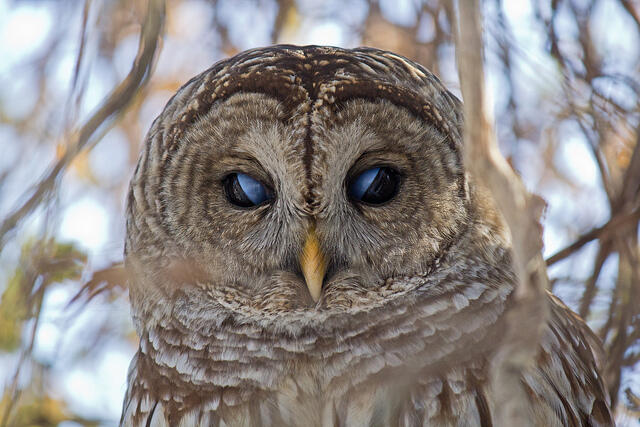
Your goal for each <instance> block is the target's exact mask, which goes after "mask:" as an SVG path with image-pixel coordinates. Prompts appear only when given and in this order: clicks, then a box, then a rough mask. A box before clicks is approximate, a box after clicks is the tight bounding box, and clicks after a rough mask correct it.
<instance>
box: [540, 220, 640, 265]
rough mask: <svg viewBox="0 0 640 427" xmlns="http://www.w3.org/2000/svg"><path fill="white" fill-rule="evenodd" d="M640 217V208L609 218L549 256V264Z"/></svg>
mask: <svg viewBox="0 0 640 427" xmlns="http://www.w3.org/2000/svg"><path fill="white" fill-rule="evenodd" d="M639 219H640V209H635V210H634V211H632V212H627V213H624V214H620V215H616V216H614V217H613V218H611V219H610V220H609V222H607V223H606V224H605V225H603V226H601V227H597V228H594V229H592V230H590V231H588V232H586V233H584V234H583V235H582V236H580V237H578V239H576V241H575V242H573V243H572V244H570V245H569V246H567V247H566V248H564V249H561V250H559V251H558V252H556V253H555V254H553V255H551V256H550V257H549V258H547V261H546V262H547V266H550V265H553V264H555V263H556V262H558V261H561V260H563V259H565V258H567V257H569V256H571V255H573V254H574V253H575V252H576V251H578V250H580V248H582V247H583V246H584V245H586V244H587V243H589V242H591V241H593V240H596V239H600V238H602V237H603V236H604V235H606V234H610V233H613V232H614V231H615V230H617V229H619V228H623V227H625V226H627V225H629V224H633V223H634V222H637V221H638V220H639Z"/></svg>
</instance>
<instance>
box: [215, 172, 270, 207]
mask: <svg viewBox="0 0 640 427" xmlns="http://www.w3.org/2000/svg"><path fill="white" fill-rule="evenodd" d="M223 185H224V190H225V192H226V193H227V198H228V199H229V201H230V202H231V203H233V204H234V205H236V206H240V207H243V208H249V207H251V206H257V205H259V204H260V203H262V202H264V201H266V200H270V199H273V191H271V189H269V188H268V187H267V186H265V185H264V184H262V183H261V182H260V181H258V180H256V179H254V178H252V177H250V176H249V175H247V174H244V173H232V174H230V175H227V176H226V177H225V179H224V181H223Z"/></svg>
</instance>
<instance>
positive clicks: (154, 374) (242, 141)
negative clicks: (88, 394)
mask: <svg viewBox="0 0 640 427" xmlns="http://www.w3.org/2000/svg"><path fill="white" fill-rule="evenodd" d="M461 126H462V116H461V104H460V102H459V101H458V99H456V97H455V96H453V95H452V94H451V93H449V92H448V91H447V90H446V89H445V88H444V87H443V85H442V84H441V83H440V82H439V80H438V79H437V78H436V77H435V76H434V75H433V74H431V73H430V72H428V71H427V70H425V69H424V68H422V67H421V66H419V65H417V64H415V63H413V62H411V61H409V60H407V59H405V58H403V57H401V56H399V55H395V54H393V53H390V52H385V51H381V50H377V49H371V48H359V49H351V50H349V49H339V48H333V47H318V46H306V47H297V46H285V45H281V46H273V47H268V48H261V49H254V50H250V51H246V52H243V53H240V54H238V55H236V56H234V57H233V58H230V59H227V60H224V61H221V62H218V63H217V64H215V65H214V66H213V67H212V68H210V69H208V70H207V71H205V72H203V73H202V74H200V75H198V76H196V77H194V78H193V79H191V80H190V81H189V82H188V83H186V84H185V85H184V86H183V87H182V88H181V89H180V90H179V91H178V92H177V93H176V94H175V96H174V97H173V98H172V99H171V100H170V101H169V102H168V104H167V106H166V107H165V109H164V111H163V112H162V114H160V116H159V117H158V118H157V119H156V120H155V121H154V123H153V125H152V127H151V129H150V131H149V133H148V135H147V138H146V143H145V145H144V149H143V151H142V154H141V156H140V159H139V162H138V166H137V168H136V171H135V174H134V176H133V178H132V181H131V187H130V193H129V197H128V208H127V236H126V245H125V258H126V264H127V268H128V269H129V270H130V272H131V276H132V278H131V283H130V297H131V303H132V312H133V318H134V323H135V326H136V329H137V332H138V334H139V336H140V346H139V349H138V352H137V354H136V355H135V357H134V360H133V361H132V363H131V367H130V371H129V379H128V390H127V394H126V397H125V402H124V408H123V413H122V419H121V424H123V425H127V426H141V425H142V426H144V425H146V426H150V425H152V426H154V425H158V426H165V425H170V426H176V425H183V426H191V425H206V426H210V425H212V426H223V425H224V426H259V425H265V426H266V425H269V426H337V425H341V426H395V425H398V426H414V425H482V426H488V425H492V422H493V421H492V414H495V407H496V406H495V405H496V402H495V400H494V397H493V396H494V393H493V392H492V390H491V387H490V385H489V373H488V368H489V363H490V361H491V357H492V354H493V353H494V350H495V348H496V346H497V345H498V344H499V342H500V339H501V337H502V335H503V332H504V329H505V323H504V322H505V320H504V318H505V316H504V315H503V314H504V312H505V310H506V308H507V307H508V305H509V302H510V295H511V292H512V290H513V288H514V280H515V279H514V273H513V271H512V268H511V262H510V246H509V238H508V237H507V232H506V231H505V226H504V224H503V222H502V220H501V217H500V216H499V215H498V214H497V212H496V210H495V208H494V206H493V204H492V202H491V198H490V197H489V196H487V195H486V194H484V193H482V191H480V190H479V189H478V187H477V186H475V185H474V183H473V180H472V178H470V177H469V176H468V174H467V173H466V171H465V168H464V165H463V162H462V152H461V150H462V140H461V138H462V137H461ZM549 305H550V316H549V319H548V324H547V325H546V327H545V331H544V336H543V339H542V342H541V344H540V347H539V352H538V355H537V357H536V359H535V366H532V367H531V368H530V369H529V370H528V371H526V374H525V375H523V377H522V380H521V386H522V387H523V389H524V391H525V392H526V396H527V397H528V402H527V405H528V408H529V412H530V413H529V414H528V416H529V417H530V418H531V419H532V420H533V422H534V423H535V424H536V425H544V426H559V425H610V424H612V418H611V414H610V410H609V408H608V404H607V402H608V399H607V396H606V391H605V388H604V385H603V381H602V379H601V377H600V375H599V373H598V366H597V357H596V356H597V351H598V345H599V344H598V343H597V339H596V338H595V337H594V336H593V334H592V333H591V331H590V330H589V329H588V328H587V326H586V325H585V324H584V323H583V322H582V321H581V320H580V319H579V318H578V317H577V316H576V315H574V314H573V313H572V312H571V311H570V310H569V309H568V308H566V307H565V306H564V305H562V303H560V302H559V301H558V300H557V299H555V298H554V297H552V296H551V295H549Z"/></svg>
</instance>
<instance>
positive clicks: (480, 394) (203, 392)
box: [121, 290, 613, 426]
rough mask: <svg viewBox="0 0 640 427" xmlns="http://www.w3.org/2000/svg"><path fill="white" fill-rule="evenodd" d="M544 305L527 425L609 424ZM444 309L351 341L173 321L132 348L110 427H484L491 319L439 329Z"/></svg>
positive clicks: (572, 323) (575, 343)
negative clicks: (464, 344) (121, 401)
mask: <svg viewBox="0 0 640 427" xmlns="http://www.w3.org/2000/svg"><path fill="white" fill-rule="evenodd" d="M476 294H477V295H476ZM474 296H475V297H476V298H478V299H480V300H488V299H489V298H491V297H492V295H490V292H486V291H485V292H481V293H480V294H478V292H477V291H476V290H470V291H469V292H468V293H467V299H468V301H467V302H473V299H474V298H473V297H474ZM493 297H494V298H496V299H500V298H501V297H500V296H499V295H498V293H496V294H494V295H493ZM549 300H550V306H551V315H550V319H549V323H548V325H547V327H546V330H545V333H544V338H543V341H542V343H541V346H540V350H539V353H538V356H537V358H536V366H535V367H532V368H531V369H530V370H529V371H528V372H527V374H526V375H525V376H524V377H523V379H522V386H523V387H524V388H525V391H526V392H527V395H528V396H529V399H530V405H531V406H530V407H531V418H532V419H533V420H534V421H535V422H534V423H535V425H541V426H542V425H544V426H567V425H574V426H582V425H584V426H586V425H594V426H595V425H613V421H612V417H611V414H610V412H609V409H608V403H607V401H608V399H607V397H606V396H607V394H606V390H605V387H604V384H603V381H602V379H601V378H600V376H599V374H598V370H597V362H596V358H595V357H594V352H595V351H597V350H596V349H595V348H594V347H592V343H593V344H594V345H597V344H595V337H593V335H592V333H591V331H590V330H588V328H586V326H585V325H584V324H583V323H582V321H581V320H580V319H578V318H577V317H576V316H575V315H574V314H573V313H571V312H570V311H569V309H567V308H566V307H565V306H563V305H562V304H561V303H560V302H559V301H557V300H556V299H555V298H554V297H551V296H550V299H549ZM450 304H451V305H455V304H458V305H460V304H462V305H464V304H465V303H464V302H463V301H462V300H461V299H459V300H458V301H457V302H455V303H454V302H453V301H450V302H449V303H445V302H443V301H431V303H430V304H428V305H425V306H418V305H416V306H414V307H412V308H413V310H415V311H414V314H413V315H412V314H411V312H410V310H411V308H410V309H408V310H402V309H400V308H399V307H396V308H395V309H394V310H391V313H387V314H386V316H385V315H381V316H379V315H376V316H377V317H378V319H377V320H378V322H379V323H378V324H377V327H376V328H375V329H374V330H375V332H373V331H372V330H371V329H373V328H365V327H364V326H363V325H362V324H359V323H358V319H355V320H354V323H355V327H354V329H353V331H351V335H352V336H351V337H348V336H344V337H340V338H337V337H336V339H334V340H333V343H332V339H331V338H330V337H321V336H318V337H311V336H306V337H305V336H302V337H298V338H296V339H286V338H283V337H280V338H279V339H274V338H273V337H268V335H265V333H264V331H260V330H259V329H256V328H254V327H252V326H250V325H235V326H236V327H233V328H229V330H227V331H224V330H217V331H211V333H210V336H209V337H204V336H201V335H199V333H192V334H191V335H183V331H181V330H180V329H181V325H180V324H179V322H174V323H172V324H169V323H167V324H165V325H164V326H161V325H158V327H157V328H156V329H153V330H150V331H149V334H148V335H147V336H144V337H142V342H141V347H140V350H139V352H138V354H137V355H136V357H135V359H134V360H133V362H132V364H131V368H130V372H129V387H128V392H127V397H126V399H125V402H126V403H125V408H124V412H123V418H122V420H121V424H122V425H126V426H144V425H151V426H153V425H158V426H160V425H170V426H173V425H184V426H189V425H207V426H208V425H229V426H235V425H238V426H254V425H273V426H286V425H289V426H315V425H317V426H321V425H323V426H331V425H336V426H337V425H348V426H352V425H363V426H365V425H366V426H369V425H385V426H386V425H403V426H412V425H461V424H462V425H479V426H480V425H491V414H492V412H493V401H492V393H491V390H490V389H489V387H488V385H487V380H488V373H487V366H488V361H487V360H486V359H485V358H483V357H482V356H478V355H479V354H480V355H481V354H483V353H484V354H490V349H486V348H483V344H482V341H486V340H489V341H491V342H497V340H499V336H497V334H498V333H499V331H494V336H491V333H490V334H488V335H487V334H484V333H483V332H482V329H483V328H484V327H486V323H488V322H489V321H494V320H495V319H491V318H490V317H491V316H492V314H491V312H490V311H488V312H486V313H482V312H481V310H480V312H478V310H477V309H474V310H473V311H475V312H476V316H477V315H479V316H478V319H477V320H476V321H474V322H473V323H468V324H466V325H457V326H458V327H457V328H456V327H451V326H450V327H448V328H446V327H445V325H444V322H443V318H445V317H447V316H446V315H443V313H444V312H446V308H447V306H449V305H450ZM470 311H471V310H470ZM415 312H420V315H415ZM487 316H488V317H487ZM367 319H368V320H371V319H369V318H367ZM483 319H484V320H483ZM361 320H365V319H361ZM425 320H426V322H427V323H425ZM469 320H470V321H471V319H469ZM232 323H233V321H232V320H230V319H228V320H227V323H226V326H232ZM430 325H431V326H430ZM359 328H360V329H359ZM438 328H441V329H440V330H438ZM201 332H203V331H201ZM372 333H375V334H376V335H378V337H377V338H376V340H374V341H371V340H370V336H371V334H372ZM465 335H468V338H469V340H471V339H477V340H478V341H479V342H478V343H477V346H478V347H477V348H476V349H475V350H474V351H472V352H469V351H468V348H467V350H466V354H464V353H461V352H459V351H457V350H456V349H454V348H453V347H454V346H452V345H450V344H448V343H455V342H458V343H459V342H460V341H461V339H462V340H464V337H465ZM472 335H474V336H473V338H472Z"/></svg>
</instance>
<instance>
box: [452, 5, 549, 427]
mask: <svg viewBox="0 0 640 427" xmlns="http://www.w3.org/2000/svg"><path fill="white" fill-rule="evenodd" d="M458 10H459V14H460V16H459V20H458V25H457V37H456V55H457V58H458V67H459V75H460V83H461V89H462V95H463V98H464V113H465V158H466V159H473V161H472V162H471V161H466V166H467V167H468V168H469V170H470V172H471V174H472V175H473V177H474V178H475V180H476V181H477V183H478V184H479V185H481V186H485V187H486V188H487V189H489V191H490V192H491V194H492V195H493V197H494V199H495V202H496V205H497V207H498V209H499V210H500V212H501V213H502V215H503V217H504V218H505V220H506V223H507V225H508V227H509V229H510V231H511V237H512V243H513V248H512V249H513V267H514V270H515V272H516V276H517V279H518V282H519V283H518V284H517V286H516V289H515V290H514V294H513V296H512V305H511V307H510V309H509V310H508V311H507V313H506V314H505V316H506V324H507V331H506V335H505V337H504V340H503V341H502V344H501V346H500V348H499V349H498V350H497V353H496V356H495V358H494V360H493V375H492V382H493V385H494V386H493V387H492V388H493V390H496V396H495V397H496V405H495V408H496V425H518V426H524V425H530V424H531V420H530V419H528V417H527V415H526V414H527V408H526V405H527V396H526V394H525V391H524V389H523V388H522V387H521V384H520V382H521V375H522V372H523V370H525V369H527V368H528V367H529V366H530V365H531V363H532V360H533V357H534V356H535V354H536V353H537V351H538V343H539V341H540V336H541V334H542V328H543V326H544V323H545V319H546V298H545V295H544V290H545V289H546V287H547V284H548V279H547V273H546V269H545V264H544V260H543V258H542V254H541V249H542V233H541V228H540V223H539V218H540V215H541V213H542V210H543V207H544V203H543V202H542V200H541V199H540V198H538V197H536V196H533V195H531V194H529V193H528V192H527V191H526V189H525V188H524V186H523V184H522V182H521V181H520V179H519V178H518V177H517V176H516V175H515V173H514V172H513V170H512V169H511V168H510V167H509V165H508V164H507V162H506V160H505V159H504V157H502V155H501V154H500V152H499V150H498V146H497V143H496V140H495V134H494V132H493V127H492V124H491V121H490V119H489V114H488V110H487V106H486V93H485V88H484V72H483V60H482V49H483V45H482V31H481V19H480V6H479V2H476V1H459V2H458Z"/></svg>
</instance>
